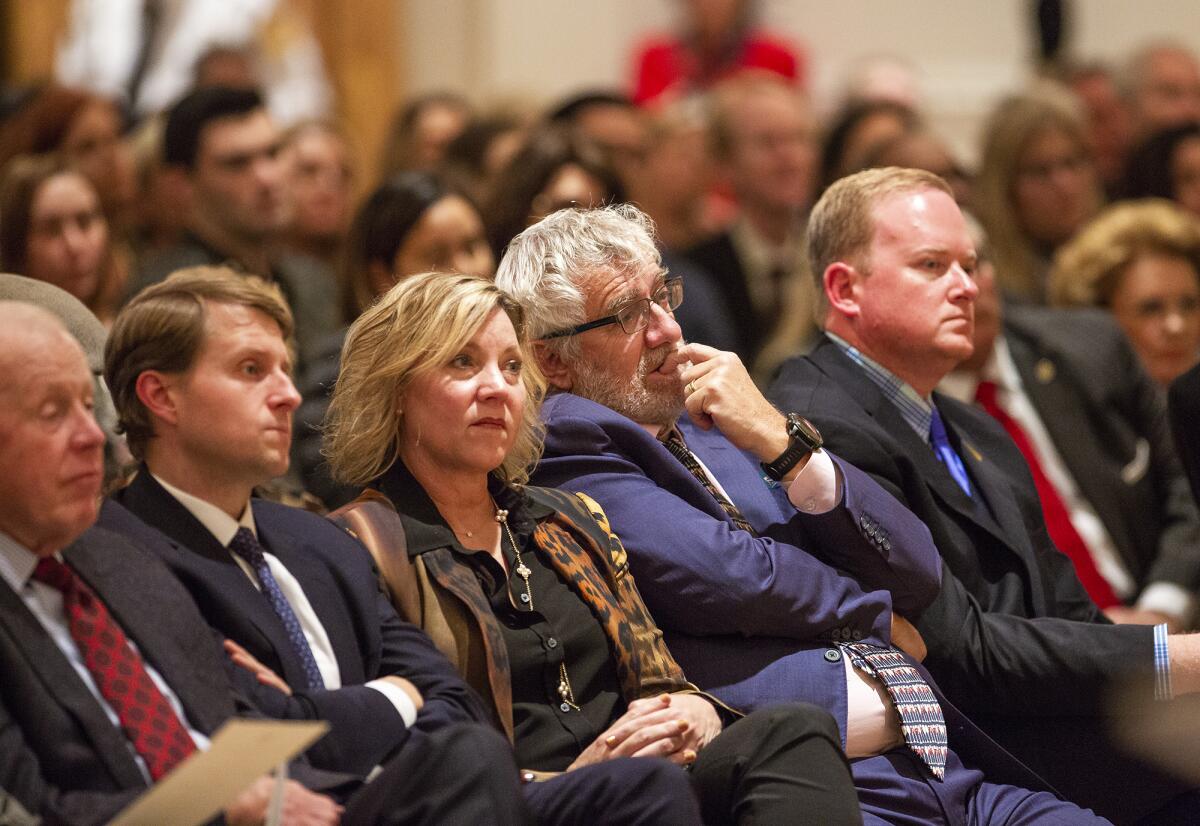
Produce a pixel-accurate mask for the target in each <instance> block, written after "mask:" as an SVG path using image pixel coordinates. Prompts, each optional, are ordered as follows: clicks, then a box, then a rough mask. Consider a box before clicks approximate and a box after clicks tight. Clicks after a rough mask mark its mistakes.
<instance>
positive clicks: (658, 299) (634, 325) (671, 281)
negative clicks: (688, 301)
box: [542, 278, 683, 339]
mask: <svg viewBox="0 0 1200 826" xmlns="http://www.w3.org/2000/svg"><path fill="white" fill-rule="evenodd" d="M651 303H654V304H657V305H658V306H660V307H662V308H663V309H664V310H666V311H667V312H674V311H675V310H677V309H679V305H680V304H682V303H683V279H682V278H668V279H667V280H666V281H664V282H663V285H662V286H661V287H659V288H658V289H657V290H655V291H654V294H653V295H651V296H650V297H648V298H639V299H637V300H636V301H630V302H629V303H628V304H625V305H624V306H622V307H621V308H619V309H618V310H617V311H616V312H615V313H613V314H612V315H609V316H605V317H604V318H598V319H596V320H595V321H586V322H584V323H583V324H577V325H576V326H574V327H568V328H566V329H565V330H555V331H554V332H552V333H546V335H544V336H542V338H543V339H548V338H565V337H567V336H577V335H579V334H580V333H586V332H587V331H588V330H594V329H596V328H597V327H607V326H608V325H609V324H620V325H621V329H622V330H624V331H625V333H626V335H633V334H634V333H637V332H640V331H642V330H644V329H646V327H647V325H649V324H650V312H651V310H650V305H651Z"/></svg>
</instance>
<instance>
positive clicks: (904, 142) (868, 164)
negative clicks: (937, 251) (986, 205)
mask: <svg viewBox="0 0 1200 826" xmlns="http://www.w3.org/2000/svg"><path fill="white" fill-rule="evenodd" d="M877 166H898V167H901V168H906V169H924V170H925V171H926V172H932V173H933V174H934V175H937V176H938V177H939V178H941V179H942V180H944V181H945V182H946V183H948V184H949V185H950V188H951V189H952V190H954V200H955V202H956V203H957V204H958V205H959V207H961V208H964V209H966V208H968V207H969V206H970V205H971V178H970V176H968V175H967V172H966V170H965V169H963V167H962V164H960V163H959V162H958V159H957V158H956V157H955V156H954V153H953V151H951V149H950V146H949V145H948V144H947V143H946V142H945V141H944V140H942V139H941V138H940V137H938V136H937V135H936V134H934V133H933V132H932V131H931V130H929V129H926V128H925V127H921V126H918V127H915V128H913V129H910V130H908V131H907V132H905V133H904V134H902V135H897V136H896V137H895V138H892V139H891V140H889V141H886V142H884V143H881V144H877V145H876V146H875V148H874V149H873V150H872V151H870V152H868V153H867V154H866V156H864V158H863V168H864V169H870V168H873V167H877ZM855 171H858V170H855Z"/></svg>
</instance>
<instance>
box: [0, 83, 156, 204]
mask: <svg viewBox="0 0 1200 826" xmlns="http://www.w3.org/2000/svg"><path fill="white" fill-rule="evenodd" d="M124 127H125V123H124V118H123V117H122V115H121V112H120V110H119V109H118V108H117V105H116V104H115V103H113V102H112V101H111V100H109V99H107V98H103V97H100V96H99V95H94V94H92V93H90V92H85V91H83V90H80V89H70V88H67V87H65V86H58V85H55V84H50V85H47V86H45V87H43V88H41V89H40V90H38V91H36V92H35V93H33V94H32V95H31V96H30V97H29V98H28V99H27V100H26V101H25V103H24V104H23V105H22V106H20V107H19V108H18V109H17V110H16V111H15V112H14V113H13V114H12V115H11V116H10V117H9V118H8V119H7V120H5V121H4V124H3V126H0V168H3V167H4V166H6V165H7V164H8V163H9V161H11V160H12V159H13V158H15V157H17V156H18V155H28V154H39V155H40V154H43V153H46V152H61V153H62V154H63V155H64V156H65V157H66V158H67V159H68V160H69V161H71V163H73V164H74V165H75V166H76V167H78V169H79V171H80V172H82V173H83V174H84V175H86V176H87V177H88V178H89V179H91V181H92V183H93V184H94V185H95V187H96V191H97V192H98V193H99V194H100V197H101V199H102V204H103V207H104V212H105V214H106V215H107V216H108V218H109V220H110V221H112V222H114V223H115V224H116V225H117V226H119V227H122V228H123V227H124V226H125V224H126V222H127V220H128V218H129V211H130V210H131V209H132V207H133V205H134V201H135V199H136V197H137V192H136V188H135V182H134V177H133V162H132V158H131V156H130V154H129V151H128V149H127V147H126V146H125V145H124V144H123V143H122V141H121V133H122V131H123V130H124Z"/></svg>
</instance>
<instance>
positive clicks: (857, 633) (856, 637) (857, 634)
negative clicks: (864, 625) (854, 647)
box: [850, 631, 862, 642]
mask: <svg viewBox="0 0 1200 826" xmlns="http://www.w3.org/2000/svg"><path fill="white" fill-rule="evenodd" d="M850 636H852V637H854V641H855V642H858V641H859V640H861V639H862V631H855V632H854V633H853V634H851V635H850Z"/></svg>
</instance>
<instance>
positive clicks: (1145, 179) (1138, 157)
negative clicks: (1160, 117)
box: [1121, 121, 1200, 215]
mask: <svg viewBox="0 0 1200 826" xmlns="http://www.w3.org/2000/svg"><path fill="white" fill-rule="evenodd" d="M1121 196H1122V197H1123V198H1128V199H1131V200H1132V199H1137V198H1167V199H1169V200H1172V201H1175V202H1176V203H1178V204H1179V205H1180V206H1181V207H1183V208H1184V209H1186V210H1188V211H1189V212H1191V213H1192V214H1193V215H1200V122H1198V121H1192V122H1191V123H1185V124H1183V125H1181V126H1173V127H1171V128H1170V129H1165V130H1163V131H1162V132H1158V133H1156V134H1154V135H1151V136H1150V137H1149V138H1148V139H1147V140H1146V141H1145V142H1144V143H1142V144H1141V145H1140V146H1138V147H1137V148H1136V149H1135V150H1134V151H1133V154H1131V155H1130V156H1129V165H1128V167H1127V169H1126V171H1125V182H1124V185H1123V188H1122V191H1121Z"/></svg>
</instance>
